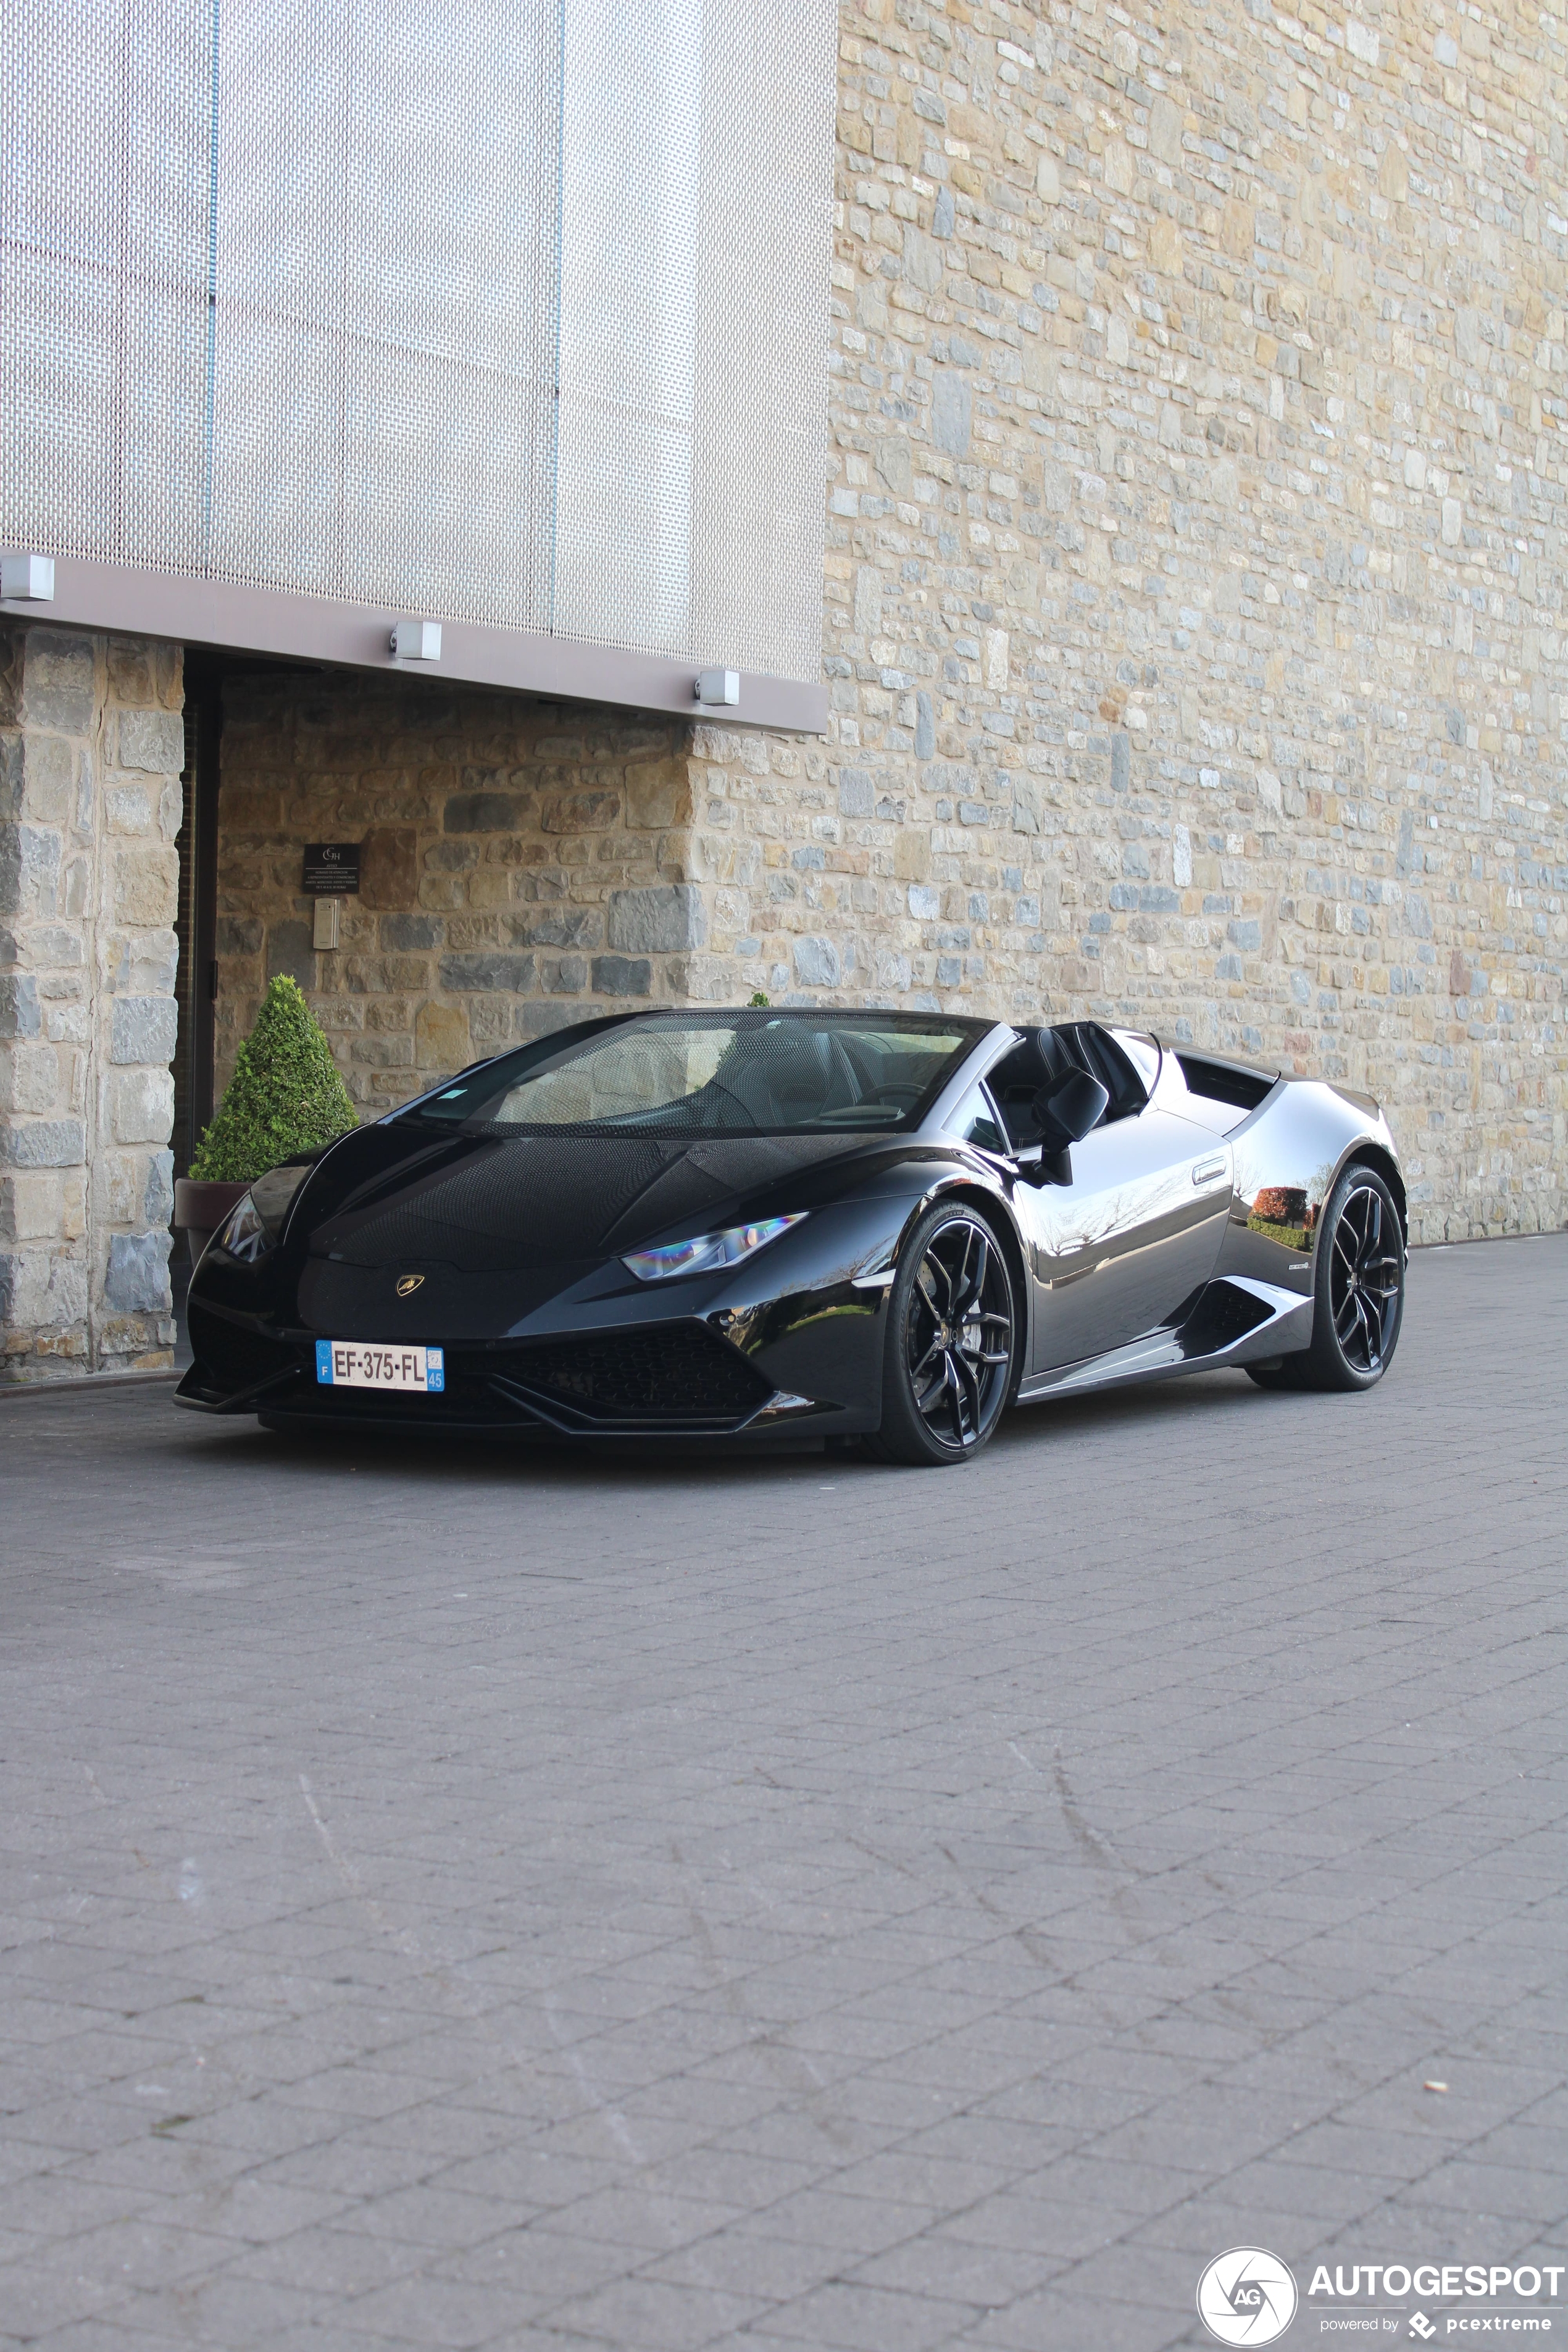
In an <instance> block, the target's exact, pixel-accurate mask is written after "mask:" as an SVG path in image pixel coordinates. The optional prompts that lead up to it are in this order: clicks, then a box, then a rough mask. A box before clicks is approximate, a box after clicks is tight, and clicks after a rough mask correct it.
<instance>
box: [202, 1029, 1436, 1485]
mask: <svg viewBox="0 0 1568 2352" xmlns="http://www.w3.org/2000/svg"><path fill="white" fill-rule="evenodd" d="M1404 1298H1405V1187H1404V1183H1403V1181H1402V1180H1401V1177H1400V1173H1399V1165H1398V1161H1397V1159H1396V1157H1395V1153H1394V1139H1393V1138H1392V1136H1391V1135H1390V1133H1389V1131H1388V1128H1387V1126H1386V1124H1385V1123H1384V1119H1383V1118H1382V1116H1381V1114H1380V1113H1379V1111H1378V1108H1377V1106H1376V1104H1375V1103H1373V1102H1371V1101H1369V1100H1367V1099H1366V1098H1365V1097H1363V1096H1361V1095H1356V1094H1352V1093H1350V1092H1348V1091H1347V1090H1346V1089H1345V1088H1344V1087H1338V1086H1331V1085H1327V1084H1324V1083H1321V1082H1320V1081H1317V1080H1313V1079H1305V1078H1293V1077H1285V1076H1280V1075H1279V1073H1278V1072H1276V1071H1273V1070H1267V1069H1253V1068H1250V1067H1248V1066H1245V1065H1243V1064H1240V1063H1237V1062H1235V1061H1230V1060H1226V1059H1224V1058H1221V1057H1219V1056H1216V1055H1212V1054H1208V1053H1205V1052H1199V1051H1196V1050H1194V1049H1192V1048H1189V1047H1188V1046H1185V1045H1174V1046H1173V1045H1162V1044H1160V1043H1159V1042H1158V1041H1157V1040H1156V1039H1154V1038H1153V1037H1150V1036H1145V1035H1142V1034H1140V1033H1137V1032H1134V1031H1131V1030H1124V1029H1109V1028H1103V1027H1100V1025H1098V1024H1096V1023H1094V1022H1089V1021H1079V1022H1068V1023H1066V1024H1060V1025H1058V1026H1057V1027H1054V1028H1039V1029H1026V1028H1015V1027H1013V1026H1011V1025H1010V1024H1007V1023H1005V1022H989V1021H970V1020H958V1019H952V1018H949V1017H948V1016H946V1015H944V1014H939V1013H878V1012H863V1013H854V1012H842V1013H840V1012H822V1013H819V1012H802V1011H794V1010H780V1011H773V1010H767V1011H761V1010H759V1011H746V1012H661V1013H623V1014H616V1015H612V1016H611V1017H609V1018H607V1019H604V1020H598V1021H587V1022H583V1023H580V1024H578V1025H577V1026H576V1027H574V1028H570V1029H563V1030H559V1031H557V1032H556V1033H555V1034H553V1035H552V1036H549V1037H546V1038H542V1039H541V1040H540V1041H539V1042H538V1043H537V1044H534V1045H527V1046H524V1047H522V1048H521V1050H520V1051H518V1052H515V1053H508V1054H502V1055H497V1056H496V1057H495V1058H494V1059H493V1060H490V1061H486V1062H481V1063H478V1064H476V1065H475V1066H473V1067H472V1068H470V1069H468V1070H464V1071H462V1072H461V1073H459V1075H458V1076H456V1077H455V1078H452V1079H449V1080H447V1081H446V1082H445V1083H443V1084H442V1085H441V1086H439V1087H437V1088H435V1089H434V1091H433V1092H431V1093H429V1094H426V1095H423V1096H421V1097H419V1098H418V1099H417V1100H416V1101H415V1102H411V1103H409V1104H408V1105H406V1106H405V1108H403V1109H401V1110H398V1111H395V1112H394V1113H392V1115H391V1116H390V1117H388V1118H384V1119H382V1120H380V1121H379V1122H378V1123H377V1124H376V1125H374V1126H371V1127H365V1128H361V1129H358V1130H357V1131H356V1132H355V1133H353V1134H351V1135H347V1136H344V1137H343V1138H342V1139H341V1140H340V1141H339V1142H337V1143H334V1144H332V1145H331V1146H330V1147H329V1148H328V1150H325V1151H323V1152H321V1154H319V1155H318V1156H317V1157H316V1158H314V1159H313V1160H308V1161H297V1162H293V1163H291V1164H289V1165H288V1166H286V1167H282V1168H277V1169H274V1170H273V1171H272V1173H271V1174H270V1175H268V1176H264V1177H262V1178H261V1179H260V1180H259V1181H258V1182H257V1183H256V1184H254V1185H253V1186H252V1188H251V1190H250V1192H248V1193H247V1196H246V1197H245V1199H244V1200H243V1201H242V1202H240V1204H239V1206H238V1207H237V1209H236V1210H235V1211H234V1212H233V1213H232V1214H231V1216H230V1217H229V1218H228V1221H227V1223H226V1224H225V1225H224V1226H222V1227H221V1228H220V1230H219V1231H218V1232H217V1233H216V1234H215V1235H214V1237H213V1239H212V1241H211V1243H210V1244H209V1245H208V1247H207V1249H206V1251H205V1255H203V1258H202V1261H201V1264H200V1265H199V1266H198V1267H197V1269H196V1271H195V1276H193V1278H192V1283H191V1289H190V1297H189V1317H190V1334H191V1345H192V1349H193V1350H194V1353H195V1363H194V1364H193V1366H192V1368H191V1370H190V1371H189V1372H188V1373H187V1374H186V1376H185V1378H184V1381H183V1382H182V1383H181V1386H180V1390H179V1398H180V1402H182V1403H184V1404H187V1405H195V1406H197V1407H199V1408H201V1409H202V1410H204V1411H206V1412H246V1413H256V1414H258V1415H259V1416H260V1418H261V1419H262V1420H263V1422H265V1423H268V1425H297V1424H300V1423H315V1424H318V1425H319V1424H323V1423H353V1424H356V1425H360V1426H363V1425H366V1424H371V1425H375V1426H379V1427H381V1428H384V1429H395V1430H400V1431H405V1430H414V1429H417V1430H424V1431H443V1430H446V1431H458V1430H463V1431H486V1432H491V1433H515V1434H516V1435H517V1436H519V1437H523V1436H535V1437H538V1436H542V1435H549V1436H551V1437H553V1438H557V1439H559V1438H574V1439H579V1440H593V1439H604V1438H606V1437H609V1438H616V1439H627V1438H639V1437H640V1438H648V1437H656V1438H657V1437H665V1438H668V1437H674V1436H681V1437H697V1436H703V1437H717V1436H731V1437H741V1438H743V1439H744V1440H746V1441H747V1442H748V1443H749V1442H752V1441H754V1440H755V1439H757V1438H758V1437H760V1436H763V1435H765V1434H766V1433H773V1432H776V1433H781V1434H786V1435H789V1436H791V1437H794V1438H797V1439H798V1438H799V1437H800V1436H802V1435H804V1434H811V1435H817V1436H822V1437H825V1438H826V1439H828V1440H830V1441H843V1442H848V1441H857V1442H858V1443H859V1444H861V1445H863V1446H864V1447H865V1448H867V1449H868V1450H869V1451H870V1452H872V1453H874V1454H877V1455H879V1457H880V1458H882V1459H884V1460H889V1461H898V1462H908V1463H934V1464H940V1463H955V1462H963V1461H966V1460H968V1459H969V1458H970V1457H971V1456H973V1454H975V1453H977V1452H978V1450H979V1448H980V1447H981V1446H983V1445H984V1444H985V1441H986V1440H987V1438H989V1437H990V1435H991V1434H992V1433H993V1431H994V1429H995V1427H996V1424H997V1422H998V1421H999V1419H1000V1418H1001V1415H1002V1413H1003V1412H1005V1410H1006V1409H1007V1408H1008V1407H1009V1406H1011V1405H1022V1404H1033V1403H1037V1402H1043V1401H1044V1400H1045V1399H1047V1398H1049V1397H1058V1396H1063V1395H1076V1394H1078V1393H1079V1392H1081V1391H1084V1390H1087V1389H1095V1388H1103V1387H1107V1386H1110V1385H1111V1384H1113V1383H1117V1382H1121V1381H1141V1380H1150V1379H1153V1378H1158V1377H1161V1376H1164V1375H1168V1374H1171V1373H1176V1372H1192V1371H1205V1370H1212V1369H1213V1368H1215V1366H1219V1365H1232V1364H1234V1365H1237V1366H1238V1367H1240V1368H1241V1369H1243V1370H1246V1371H1247V1373H1248V1374H1249V1375H1250V1376H1251V1378H1252V1379H1253V1380H1254V1381H1257V1382H1258V1383H1259V1385H1260V1386H1262V1387H1265V1388H1273V1389H1366V1388H1371V1387H1372V1386H1373V1383H1374V1382H1375V1381H1377V1380H1379V1379H1380V1378H1381V1377H1382V1374H1383V1372H1384V1370H1385V1369H1386V1367H1387V1365H1388V1362H1389V1360H1390V1358H1391V1357H1392V1356H1393V1354H1394V1347H1395V1344H1396V1343H1397V1340H1398V1338H1399V1326H1400V1318H1401V1314H1402V1311H1403V1307H1404Z"/></svg>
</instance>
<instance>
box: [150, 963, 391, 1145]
mask: <svg viewBox="0 0 1568 2352" xmlns="http://www.w3.org/2000/svg"><path fill="white" fill-rule="evenodd" d="M358 1125H359V1118H358V1115H357V1113H356V1112H355V1110H354V1107H353V1103H352V1102H351V1101H350V1100H349V1092H348V1088H347V1087H345V1086H344V1084H343V1082H342V1078H341V1077H340V1076H339V1075H338V1066H337V1064H336V1063H335V1062H334V1061H333V1059H332V1053H331V1046H330V1045H328V1043H327V1041H326V1039H325V1037H323V1036H322V1034H321V1028H320V1026H319V1025H318V1024H317V1021H316V1018H315V1015H314V1014H313V1013H312V1012H311V1011H310V1006H309V1005H308V1004H307V1003H306V1002H305V999H304V997H303V995H302V994H301V993H300V983H299V982H298V981H297V980H290V979H289V977H288V975H287V974H286V973H279V976H278V978H277V979H276V980H275V981H273V982H271V983H270V985H269V986H268V991H267V994H266V996H265V997H264V998H263V999H262V1003H261V1010H260V1012H259V1013H258V1014H257V1016H256V1026H255V1028H254V1029H253V1030H252V1031H251V1033H250V1034H249V1036H248V1037H247V1039H246V1041H245V1043H244V1045H242V1046H241V1047H240V1049H239V1058H238V1060H237V1062H236V1063H235V1066H234V1076H233V1077H232V1078H230V1080H229V1082H228V1091H227V1093H226V1095H225V1096H224V1098H223V1100H222V1102H221V1103H220V1104H219V1105H218V1108H217V1116H216V1118H215V1119H214V1120H213V1123H212V1125H211V1126H210V1127H209V1128H208V1129H207V1130H206V1132H205V1135H204V1136H203V1137H202V1139H201V1142H200V1143H199V1144H198V1146H197V1147H196V1153H195V1159H194V1160H192V1161H191V1174H192V1175H193V1177H195V1179H196V1180H197V1181H200V1182H205V1183H219V1184H224V1183H228V1184H248V1183H250V1182H251V1181H253V1180H254V1179H255V1178H256V1177H258V1176H265V1175H266V1173H267V1171H268V1169H269V1168H276V1167H277V1166H278V1164H279V1160H292V1159H294V1158H295V1157H296V1156H297V1155H298V1154H299V1153H300V1152H301V1151H314V1150H317V1149H318V1148H319V1147H320V1146H321V1144H324V1143H331V1140H332V1139H333V1137H334V1136H339V1135H346V1134H347V1133H348V1131H349V1129H350V1128H352V1127H357V1126H358Z"/></svg>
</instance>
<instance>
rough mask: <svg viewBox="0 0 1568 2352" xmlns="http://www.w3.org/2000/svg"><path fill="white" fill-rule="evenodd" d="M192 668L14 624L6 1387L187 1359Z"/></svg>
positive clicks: (0, 1022)
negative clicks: (186, 992)
mask: <svg viewBox="0 0 1568 2352" xmlns="http://www.w3.org/2000/svg"><path fill="white" fill-rule="evenodd" d="M180 705H181V689H180V656H179V654H178V652H177V651H174V650H171V649H170V648H168V647H166V646H151V645H149V644H146V643H144V642H142V641H141V640H139V639H134V638H125V637H98V636H91V635H70V634H68V633H67V632H65V631H63V630H51V629H48V628H38V627H21V626H5V627H3V628H0V1328H3V1332H4V1355H3V1360H0V1380H11V1381H15V1380H39V1379H47V1378H50V1377H58V1376H60V1375H62V1374H66V1373H70V1372H77V1371H87V1370H92V1371H103V1370H125V1369H127V1368H131V1367H139V1368H153V1367H159V1366H163V1365H165V1364H167V1363H169V1362H170V1361H171V1360H172V1357H171V1352H170V1351H171V1349H172V1345H173V1339H174V1325H173V1322H172V1320H171V1319H170V1297H169V1277H168V1255H169V1234H168V1230H167V1227H168V1220H169V1215H170V1211H171V1209H172V1206H173V1200H172V1186H171V1177H172V1170H173V1159H172V1155H171V1153H170V1151H169V1150H168V1148H167V1147H168V1141H169V1129H170V1122H171V1119H172V1118H173V1112H174V1089H173V1083H172V1081H171V1079H170V1076H169V1068H168V1066H169V1062H170V1059H171V1057H172V1055H173V1054H174V930H173V929H172V924H173V919H174V902H175V886H176V879H177V877H176V858H175V851H174V836H175V835H176V834H177V832H178V831H179V825H180V785H179V781H178V779H179V775H180V771H181V769H182V767H183V765H184V728H183V724H182V720H181V717H180Z"/></svg>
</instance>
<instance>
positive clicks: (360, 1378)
mask: <svg viewBox="0 0 1568 2352" xmlns="http://www.w3.org/2000/svg"><path fill="white" fill-rule="evenodd" d="M316 1379H317V1381H318V1382H319V1383H320V1385H321V1387H323V1388H333V1389H418V1390H421V1391H423V1392H424V1393H425V1394H426V1396H433V1395H434V1394H436V1392H437V1391H438V1390H441V1389H444V1388H445V1387H446V1385H447V1358H446V1352H445V1350H444V1349H440V1348H367V1347H366V1346H365V1345H364V1344H363V1341H362V1340H358V1339H352V1340H351V1339H318V1340H317V1342H316Z"/></svg>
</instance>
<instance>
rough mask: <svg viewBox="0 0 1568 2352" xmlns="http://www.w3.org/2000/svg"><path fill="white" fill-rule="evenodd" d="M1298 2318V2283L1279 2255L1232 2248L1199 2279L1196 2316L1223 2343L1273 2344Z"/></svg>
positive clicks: (1253, 2248)
mask: <svg viewBox="0 0 1568 2352" xmlns="http://www.w3.org/2000/svg"><path fill="white" fill-rule="evenodd" d="M1295 2316H1296V2282H1295V2280H1294V2279H1293V2278H1292V2277H1291V2275H1290V2273H1289V2271H1288V2270H1287V2269H1286V2267H1285V2265H1284V2263H1282V2262H1281V2261H1280V2259H1279V2255H1278V2254H1271V2253H1269V2252H1268V2251H1267V2250H1266V2249H1265V2248H1264V2247H1262V2246H1232V2247H1231V2249H1230V2251H1229V2252H1228V2253H1224V2254H1216V2255H1215V2258H1214V2260H1213V2262H1212V2263H1210V2264H1209V2266H1208V2268H1207V2270H1205V2273H1204V2274H1203V2276H1202V2278H1201V2279H1199V2281H1198V2317H1199V2318H1200V2319H1201V2320H1202V2321H1203V2324H1204V2326H1205V2327H1206V2328H1207V2329H1208V2332H1209V2334H1210V2335H1211V2336H1215V2338H1216V2339H1217V2340H1218V2341H1219V2342H1220V2343H1221V2344H1245V2345H1247V2346H1248V2347H1250V2346H1252V2345H1255V2344H1272V2343H1273V2342H1274V2341H1275V2340H1276V2338H1277V2337H1279V2336H1283V2335H1284V2333H1285V2330H1286V2329H1287V2328H1288V2327H1289V2325H1290V2322H1291V2321H1292V2320H1293V2319H1294V2318H1295Z"/></svg>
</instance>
